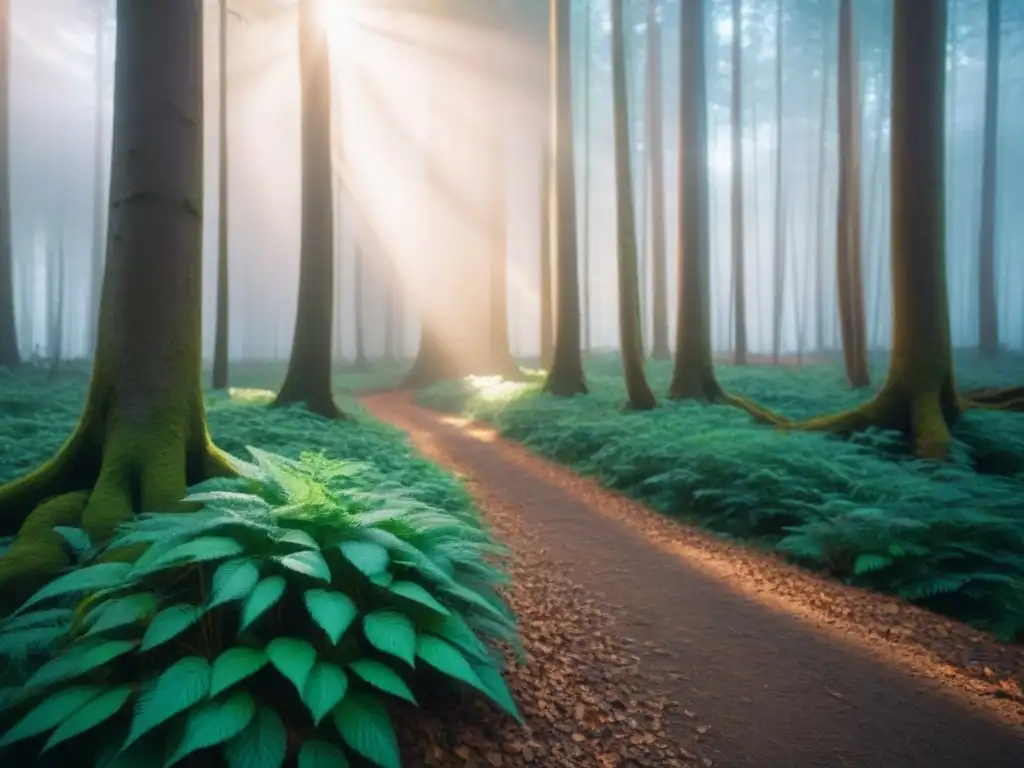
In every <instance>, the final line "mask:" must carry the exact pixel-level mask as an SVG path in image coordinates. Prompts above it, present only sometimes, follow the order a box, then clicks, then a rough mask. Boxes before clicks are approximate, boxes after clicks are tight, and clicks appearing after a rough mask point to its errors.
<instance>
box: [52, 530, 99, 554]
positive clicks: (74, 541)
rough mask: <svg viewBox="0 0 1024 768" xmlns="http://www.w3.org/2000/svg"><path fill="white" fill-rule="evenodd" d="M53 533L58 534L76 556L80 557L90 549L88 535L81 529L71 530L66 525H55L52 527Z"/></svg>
mask: <svg viewBox="0 0 1024 768" xmlns="http://www.w3.org/2000/svg"><path fill="white" fill-rule="evenodd" d="M53 532H54V533H59V534H60V535H61V536H62V537H63V539H64V541H66V542H67V543H68V546H70V547H71V549H72V550H74V552H75V554H76V555H80V554H82V553H83V552H86V551H87V550H89V549H92V539H90V538H89V534H88V533H86V532H85V531H83V530H82V529H81V528H72V527H70V526H66V525H55V526H54V527H53Z"/></svg>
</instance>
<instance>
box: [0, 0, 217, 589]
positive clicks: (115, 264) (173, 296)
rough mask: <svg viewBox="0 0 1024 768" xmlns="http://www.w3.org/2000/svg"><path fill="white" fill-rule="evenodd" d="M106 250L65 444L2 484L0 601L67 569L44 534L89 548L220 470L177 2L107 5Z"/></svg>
mask: <svg viewBox="0 0 1024 768" xmlns="http://www.w3.org/2000/svg"><path fill="white" fill-rule="evenodd" d="M117 21H118V24H117V64H116V78H115V99H114V113H115V121H114V123H115V126H116V127H115V135H114V154H113V165H114V168H113V171H114V172H113V173H112V188H111V203H110V204H111V214H112V215H111V217H110V222H111V233H110V244H111V245H110V251H109V255H108V259H107V263H106V268H105V272H104V280H103V298H102V302H101V310H100V323H99V329H98V330H99V332H98V338H97V346H96V353H95V357H94V363H93V374H92V381H91V383H90V386H89V391H88V394H87V397H86V402H85V407H84V410H83V413H82V416H81V419H80V421H79V423H78V426H77V427H76V428H75V430H74V432H73V433H72V435H71V437H70V438H69V439H68V441H67V442H66V443H65V444H64V446H63V447H62V448H61V449H60V451H59V452H58V453H57V455H56V456H55V457H54V458H53V459H51V460H50V461H48V462H47V463H46V464H44V465H43V466H42V467H40V468H39V469H38V470H36V471H35V472H33V473H32V474H30V475H28V476H26V477H24V478H21V479H19V480H16V481H14V482H13V483H10V484H9V485H6V486H4V487H3V488H0V509H2V510H3V514H2V515H0V535H8V534H11V533H14V532H16V531H17V532H18V538H17V539H16V541H15V543H14V545H13V546H12V548H11V549H10V550H9V551H8V552H7V553H6V554H5V555H3V556H2V557H0V591H2V592H3V593H4V595H5V596H8V597H9V596H11V595H12V594H13V593H14V592H17V591H19V590H20V589H25V588H31V587H34V586H38V583H39V581H40V580H42V579H45V578H46V577H48V576H51V575H53V574H55V573H56V572H58V571H59V570H60V569H61V568H62V567H64V566H66V565H68V560H67V557H66V555H65V552H64V547H63V544H62V539H61V537H60V536H59V535H58V534H56V533H54V532H53V530H52V529H53V526H54V525H79V524H80V525H82V527H83V528H84V529H85V530H86V531H87V532H88V533H89V535H90V536H91V537H92V538H93V540H94V541H103V540H106V539H108V538H109V537H110V536H111V534H112V533H113V532H114V530H115V528H116V527H117V526H118V525H119V524H121V523H123V522H125V521H127V520H129V519H131V517H132V515H133V514H134V513H136V512H139V511H143V510H145V511H159V510H163V509H169V508H174V507H176V506H177V504H178V502H179V501H180V500H181V499H182V498H183V496H184V495H185V493H186V489H187V487H188V486H189V485H190V484H192V483H194V482H197V481H199V480H202V479H204V478H205V477H208V476H211V475H216V474H224V473H228V472H230V466H229V462H228V460H227V458H226V457H225V456H224V455H223V454H221V453H219V452H218V451H217V450H216V449H215V448H214V447H213V446H212V444H211V443H210V439H209V436H208V434H207V430H206V419H205V412H204V408H203V397H202V388H201V355H200V353H201V349H200V345H201V332H202V329H201V325H202V324H201V305H202V285H201V279H202V221H201V210H202V191H203V187H202V167H203V163H202V159H203V153H202V91H201V83H202V13H201V9H200V8H199V6H198V5H197V4H195V3H183V2H181V1H180V0H151V1H150V2H147V3H135V2H124V3H120V4H119V5H118V17H117Z"/></svg>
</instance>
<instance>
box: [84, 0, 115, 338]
mask: <svg viewBox="0 0 1024 768" xmlns="http://www.w3.org/2000/svg"><path fill="white" fill-rule="evenodd" d="M106 11H107V2H106V0H99V2H97V3H96V31H95V51H94V58H95V86H96V122H95V125H94V126H93V131H94V136H93V150H92V151H93V186H92V195H93V197H92V254H91V258H90V274H89V304H88V307H87V312H88V315H87V317H86V339H85V343H86V348H88V349H89V350H92V349H93V348H94V347H95V344H96V326H97V323H98V322H99V314H100V297H101V295H102V292H103V261H104V258H105V256H106V235H107V222H106V213H107V206H108V205H109V202H110V200H109V196H108V195H107V194H106V184H105V176H106V173H107V171H108V170H109V166H107V165H105V164H104V152H103V143H104V137H105V131H104V120H103V112H104V110H103V102H104V96H105V90H106V82H105V80H104V78H103V70H104V66H103V60H104V53H105V51H106V35H105V34H104V33H105V30H106V24H107V17H106Z"/></svg>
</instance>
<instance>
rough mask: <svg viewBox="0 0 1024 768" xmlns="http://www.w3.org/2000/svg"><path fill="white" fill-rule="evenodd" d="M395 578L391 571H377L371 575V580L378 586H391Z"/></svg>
mask: <svg viewBox="0 0 1024 768" xmlns="http://www.w3.org/2000/svg"><path fill="white" fill-rule="evenodd" d="M394 580H395V577H394V576H392V575H391V574H390V573H375V574H373V576H371V577H370V581H371V582H373V583H374V584H376V585H377V586H378V587H381V588H383V589H387V588H388V587H390V586H391V582H393V581H394Z"/></svg>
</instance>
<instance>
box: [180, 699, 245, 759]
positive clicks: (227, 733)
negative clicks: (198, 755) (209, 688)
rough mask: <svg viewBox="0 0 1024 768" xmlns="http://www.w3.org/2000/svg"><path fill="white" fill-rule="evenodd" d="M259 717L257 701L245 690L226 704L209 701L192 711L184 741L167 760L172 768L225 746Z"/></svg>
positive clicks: (189, 714) (225, 702)
mask: <svg viewBox="0 0 1024 768" xmlns="http://www.w3.org/2000/svg"><path fill="white" fill-rule="evenodd" d="M255 714H256V702H255V701H253V698H252V696H250V695H249V694H248V693H247V692H245V691H238V692H236V693H234V694H232V695H231V696H229V697H228V698H227V699H225V700H224V701H208V702H206V703H204V704H201V705H200V706H198V707H196V708H195V709H192V710H190V711H189V713H188V715H187V716H186V718H185V728H184V733H183V734H182V737H181V741H180V742H179V744H178V748H177V749H175V750H174V753H173V754H172V755H171V756H170V757H169V758H167V761H166V762H165V763H164V768H170V767H171V766H172V765H174V764H175V763H177V762H179V761H180V760H182V759H184V758H185V757H187V756H188V755H191V754H192V753H193V752H197V751H199V750H200V749H206V748H207V747H213V746H216V745H217V744H223V743H224V742H225V741H227V740H228V739H233V738H234V737H235V736H237V735H238V734H240V733H241V732H242V731H243V730H244V729H245V727H246V726H247V725H249V723H250V722H252V719H253V716H254V715H255Z"/></svg>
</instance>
